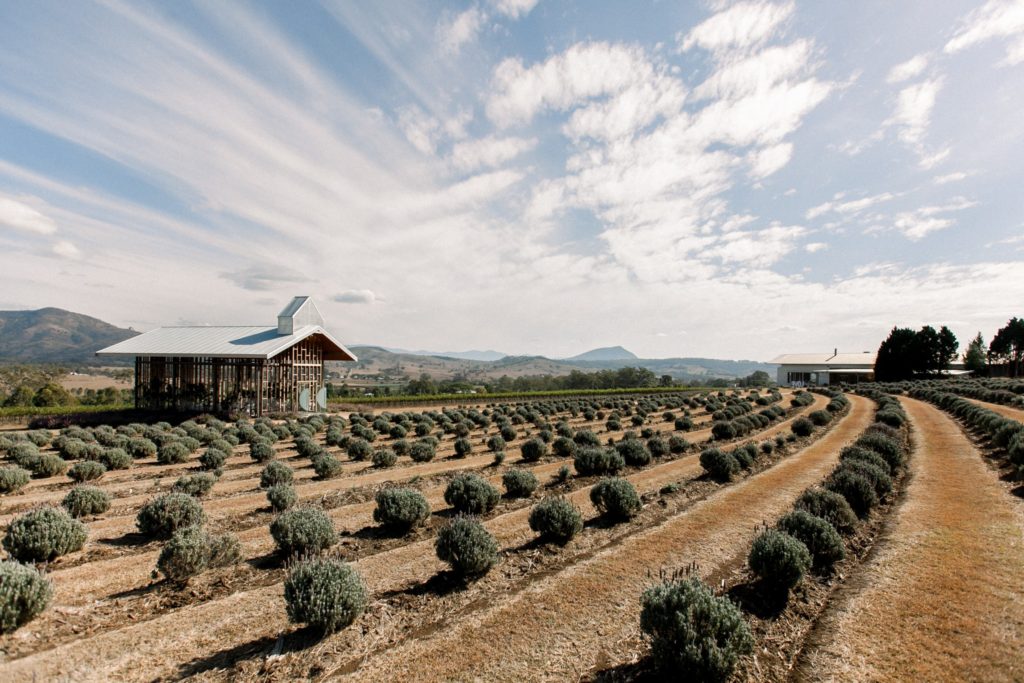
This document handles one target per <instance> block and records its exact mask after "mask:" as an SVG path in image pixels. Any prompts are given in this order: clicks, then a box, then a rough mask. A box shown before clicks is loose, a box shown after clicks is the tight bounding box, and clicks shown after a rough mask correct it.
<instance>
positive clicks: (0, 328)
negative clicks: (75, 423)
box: [0, 308, 138, 365]
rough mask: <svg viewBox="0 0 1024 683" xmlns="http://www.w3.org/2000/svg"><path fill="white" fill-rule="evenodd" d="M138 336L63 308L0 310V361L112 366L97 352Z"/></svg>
mask: <svg viewBox="0 0 1024 683" xmlns="http://www.w3.org/2000/svg"><path fill="white" fill-rule="evenodd" d="M137 334H138V332H136V331H134V330H126V329H123V328H120V327H115V326H114V325H111V324H109V323H105V322H103V321H102V320H99V319H97V318H92V317H90V316H87V315H82V314H81V313H72V312H71V311H65V310H63V309H60V308H40V309H39V310H37V311H0V362H4V363H57V364H63V365H101V364H102V365H111V364H112V363H111V361H110V360H109V359H104V360H103V361H102V362H101V361H100V360H99V359H98V358H96V356H95V353H96V350H97V349H101V348H103V347H104V346H110V345H111V344H116V343H117V342H119V341H124V340H125V339H128V338H129V337H134V336H135V335H137Z"/></svg>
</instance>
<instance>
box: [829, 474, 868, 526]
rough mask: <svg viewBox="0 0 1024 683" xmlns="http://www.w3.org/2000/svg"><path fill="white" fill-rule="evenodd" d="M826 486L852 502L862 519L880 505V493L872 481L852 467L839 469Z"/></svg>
mask: <svg viewBox="0 0 1024 683" xmlns="http://www.w3.org/2000/svg"><path fill="white" fill-rule="evenodd" d="M825 488H827V489H828V490H829V491H835V492H836V493H838V494H839V495H841V496H842V497H843V498H845V499H846V502H847V503H849V504H850V507H851V508H853V511H854V512H855V513H856V514H857V516H858V517H859V518H861V519H864V518H865V517H867V516H868V514H869V513H870V512H871V508H873V507H875V506H876V505H878V494H877V493H876V492H875V487H874V485H873V484H872V483H871V481H870V480H869V479H868V478H867V477H865V476H864V475H862V474H859V473H858V472H854V471H853V470H851V469H846V468H844V469H839V470H837V471H835V472H833V473H832V474H831V475H830V476H829V478H828V479H827V480H826V481H825Z"/></svg>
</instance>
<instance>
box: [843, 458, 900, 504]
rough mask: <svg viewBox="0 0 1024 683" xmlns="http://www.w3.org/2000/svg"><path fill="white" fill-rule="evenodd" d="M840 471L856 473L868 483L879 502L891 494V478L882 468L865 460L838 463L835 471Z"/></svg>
mask: <svg viewBox="0 0 1024 683" xmlns="http://www.w3.org/2000/svg"><path fill="white" fill-rule="evenodd" d="M841 470H850V471H851V472H856V473H857V474H859V475H861V476H862V477H864V478H865V479H867V480H868V481H870V482H871V485H872V486H873V487H874V489H875V494H876V495H877V496H878V498H879V500H881V499H882V498H883V497H885V496H887V495H888V494H889V493H891V492H892V477H890V476H889V473H888V472H887V471H886V468H885V467H884V466H879V465H876V464H874V463H871V462H867V461H866V460H844V461H842V462H840V463H839V467H837V468H836V470H835V471H836V472H839V471H841Z"/></svg>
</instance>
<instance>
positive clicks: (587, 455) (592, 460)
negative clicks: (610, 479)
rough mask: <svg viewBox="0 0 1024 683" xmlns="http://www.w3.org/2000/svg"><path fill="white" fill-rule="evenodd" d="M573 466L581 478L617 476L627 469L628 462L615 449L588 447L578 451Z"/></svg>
mask: <svg viewBox="0 0 1024 683" xmlns="http://www.w3.org/2000/svg"><path fill="white" fill-rule="evenodd" d="M573 465H574V466H575V468H576V471H577V472H578V473H579V474H580V475H581V476H584V477H588V476H593V475H603V474H615V473H616V472H619V471H620V470H621V469H622V468H623V467H625V465H626V461H625V460H623V459H622V456H621V455H619V452H618V451H616V450H614V449H611V448H601V447H594V446H587V447H584V448H580V449H579V450H578V451H576V457H575V458H573Z"/></svg>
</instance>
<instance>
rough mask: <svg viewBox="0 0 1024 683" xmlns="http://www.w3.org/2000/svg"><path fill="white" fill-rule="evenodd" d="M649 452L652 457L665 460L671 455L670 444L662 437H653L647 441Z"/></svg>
mask: <svg viewBox="0 0 1024 683" xmlns="http://www.w3.org/2000/svg"><path fill="white" fill-rule="evenodd" d="M647 450H648V451H650V454H651V457H654V458H663V457H665V456H666V455H668V453H669V447H668V442H667V441H665V439H663V438H661V437H660V436H652V437H651V438H649V439H647ZM627 462H628V461H627Z"/></svg>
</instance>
